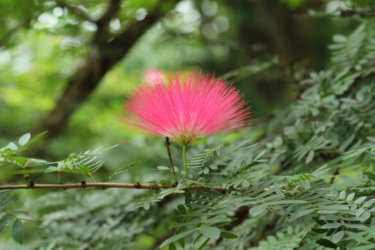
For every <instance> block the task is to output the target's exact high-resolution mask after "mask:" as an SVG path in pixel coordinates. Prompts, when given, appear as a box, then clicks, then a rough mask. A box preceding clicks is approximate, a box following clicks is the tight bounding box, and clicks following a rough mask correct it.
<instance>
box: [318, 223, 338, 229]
mask: <svg viewBox="0 0 375 250" xmlns="http://www.w3.org/2000/svg"><path fill="white" fill-rule="evenodd" d="M338 227H341V223H328V224H325V225H323V226H322V228H323V229H324V228H338Z"/></svg>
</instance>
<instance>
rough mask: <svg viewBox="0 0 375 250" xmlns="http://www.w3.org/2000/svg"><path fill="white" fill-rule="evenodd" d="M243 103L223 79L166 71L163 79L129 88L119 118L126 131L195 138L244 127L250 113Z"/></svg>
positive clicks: (249, 122)
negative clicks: (130, 90)
mask: <svg viewBox="0 0 375 250" xmlns="http://www.w3.org/2000/svg"><path fill="white" fill-rule="evenodd" d="M158 81H160V80H158ZM244 105H245V102H244V101H243V97H242V95H241V94H240V93H239V92H238V91H237V90H236V89H235V88H234V87H233V86H231V85H228V84H227V82H226V80H223V79H219V80H215V77H214V75H209V74H203V73H202V72H200V73H194V72H189V73H186V74H183V75H181V74H180V73H179V72H177V73H176V74H175V75H171V74H169V79H168V81H167V82H163V83H162V84H143V85H141V86H138V87H137V88H136V89H135V90H133V91H132V93H131V94H129V95H128V100H126V101H124V103H123V107H124V111H123V112H124V113H123V115H122V116H121V120H122V124H123V125H124V128H125V129H126V130H127V132H138V133H142V134H151V135H156V136H163V137H167V136H168V137H170V138H174V137H175V138H179V137H181V136H185V137H192V138H194V139H199V138H202V137H205V136H208V135H212V134H217V133H223V132H229V131H234V130H239V129H245V128H248V127H249V126H250V125H251V121H250V120H248V118H249V117H250V114H251V112H250V109H249V108H244Z"/></svg>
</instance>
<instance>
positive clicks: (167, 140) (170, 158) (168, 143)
mask: <svg viewBox="0 0 375 250" xmlns="http://www.w3.org/2000/svg"><path fill="white" fill-rule="evenodd" d="M169 145H170V142H169V138H168V137H165V147H166V148H167V150H168V157H169V162H170V163H171V168H172V171H173V175H174V181H175V182H176V185H177V184H178V181H177V177H176V172H175V171H174V166H173V161H172V156H171V150H170V149H169Z"/></svg>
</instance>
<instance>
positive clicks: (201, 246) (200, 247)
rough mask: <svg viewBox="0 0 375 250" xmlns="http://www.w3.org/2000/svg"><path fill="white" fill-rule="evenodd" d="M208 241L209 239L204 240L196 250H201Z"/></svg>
mask: <svg viewBox="0 0 375 250" xmlns="http://www.w3.org/2000/svg"><path fill="white" fill-rule="evenodd" d="M209 241H210V238H208V239H206V240H205V241H204V242H203V243H202V244H201V245H200V246H199V248H198V250H202V249H203V248H204V247H205V246H206V245H207V243H208V242H209Z"/></svg>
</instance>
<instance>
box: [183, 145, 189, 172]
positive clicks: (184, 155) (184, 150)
mask: <svg viewBox="0 0 375 250" xmlns="http://www.w3.org/2000/svg"><path fill="white" fill-rule="evenodd" d="M182 155H183V157H184V168H185V175H186V177H187V176H188V171H187V165H186V145H182Z"/></svg>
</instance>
